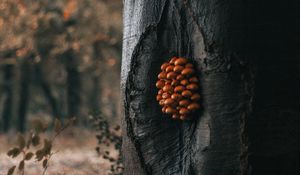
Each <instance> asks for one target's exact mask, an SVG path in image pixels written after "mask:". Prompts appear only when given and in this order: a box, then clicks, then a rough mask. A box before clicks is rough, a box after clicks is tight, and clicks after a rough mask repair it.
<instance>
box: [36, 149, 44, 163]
mask: <svg viewBox="0 0 300 175" xmlns="http://www.w3.org/2000/svg"><path fill="white" fill-rule="evenodd" d="M44 156H45V152H44V150H43V149H40V150H37V151H36V152H35V158H36V160H37V161H41V160H42V159H43V157H44Z"/></svg>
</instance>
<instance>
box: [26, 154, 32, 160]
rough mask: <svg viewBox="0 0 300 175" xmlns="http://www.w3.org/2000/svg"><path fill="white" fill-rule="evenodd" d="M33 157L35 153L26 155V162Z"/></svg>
mask: <svg viewBox="0 0 300 175" xmlns="http://www.w3.org/2000/svg"><path fill="white" fill-rule="evenodd" d="M32 157H33V153H32V152H29V153H27V154H26V155H25V160H30V159H31V158H32Z"/></svg>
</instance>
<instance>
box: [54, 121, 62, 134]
mask: <svg viewBox="0 0 300 175" xmlns="http://www.w3.org/2000/svg"><path fill="white" fill-rule="evenodd" d="M54 131H55V132H56V133H59V132H60V131H61V122H60V121H59V120H58V119H57V118H55V121H54Z"/></svg>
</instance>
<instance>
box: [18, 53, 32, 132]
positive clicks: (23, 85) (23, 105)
mask: <svg viewBox="0 0 300 175" xmlns="http://www.w3.org/2000/svg"><path fill="white" fill-rule="evenodd" d="M29 58H30V57H29ZM29 58H24V61H23V63H22V64H21V78H20V93H19V95H20V99H19V103H18V130H19V131H20V132H25V130H26V114H27V109H28V105H29V86H30V79H31V64H30V62H29Z"/></svg>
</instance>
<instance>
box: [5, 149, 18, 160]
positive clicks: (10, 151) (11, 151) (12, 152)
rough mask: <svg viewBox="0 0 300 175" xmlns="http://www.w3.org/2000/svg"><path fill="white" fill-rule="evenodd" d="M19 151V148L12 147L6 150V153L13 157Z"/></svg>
mask: <svg viewBox="0 0 300 175" xmlns="http://www.w3.org/2000/svg"><path fill="white" fill-rule="evenodd" d="M20 153H21V150H20V149H19V148H12V149H10V150H9V151H8V152H7V155H8V156H10V157H12V158H15V157H17V156H18V155H19V154H20Z"/></svg>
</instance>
